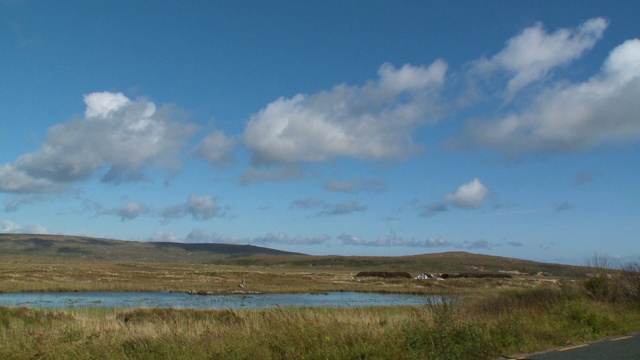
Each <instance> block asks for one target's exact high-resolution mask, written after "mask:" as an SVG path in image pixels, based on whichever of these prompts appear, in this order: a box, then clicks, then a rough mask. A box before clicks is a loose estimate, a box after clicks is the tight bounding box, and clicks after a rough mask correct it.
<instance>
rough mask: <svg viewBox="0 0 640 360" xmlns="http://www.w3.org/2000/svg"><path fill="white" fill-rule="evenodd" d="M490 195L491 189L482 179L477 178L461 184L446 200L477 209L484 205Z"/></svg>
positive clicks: (466, 207) (461, 206)
mask: <svg viewBox="0 0 640 360" xmlns="http://www.w3.org/2000/svg"><path fill="white" fill-rule="evenodd" d="M488 195H489V189H488V188H487V187H486V186H484V184H482V182H480V179H477V178H476V179H473V180H472V181H471V182H468V183H466V184H463V185H460V187H458V189H457V190H456V191H455V192H453V193H451V194H449V195H446V196H445V197H444V200H445V201H446V202H447V203H449V204H450V205H452V206H455V207H459V208H464V209H477V208H480V207H482V203H483V202H484V199H485V198H486V197H487V196H488Z"/></svg>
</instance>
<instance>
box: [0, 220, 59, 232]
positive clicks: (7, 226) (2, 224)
mask: <svg viewBox="0 0 640 360" xmlns="http://www.w3.org/2000/svg"><path fill="white" fill-rule="evenodd" d="M0 232H1V233H14V234H17V233H19V234H48V233H49V231H48V230H47V228H45V227H44V226H42V225H40V224H34V225H26V226H20V225H19V224H16V223H15V222H13V221H10V220H0Z"/></svg>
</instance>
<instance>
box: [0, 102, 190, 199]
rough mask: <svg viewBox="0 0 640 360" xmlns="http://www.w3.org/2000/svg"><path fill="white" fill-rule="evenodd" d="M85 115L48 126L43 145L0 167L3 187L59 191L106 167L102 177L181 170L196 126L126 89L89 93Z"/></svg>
mask: <svg viewBox="0 0 640 360" xmlns="http://www.w3.org/2000/svg"><path fill="white" fill-rule="evenodd" d="M84 100H85V103H86V105H87V109H86V111H85V118H84V119H78V118H74V119H71V120H68V121H66V122H63V123H60V124H57V125H55V126H53V127H51V128H49V129H48V131H47V135H46V137H45V140H44V143H43V144H42V147H41V148H40V149H39V150H38V151H36V152H32V153H28V154H24V155H22V156H20V157H19V158H18V159H17V160H16V161H15V162H13V163H9V164H3V165H1V166H0V191H8V192H23V193H28V192H56V191H60V190H62V189H64V188H65V187H66V186H67V185H69V184H70V183H72V182H74V181H78V180H83V179H86V178H88V177H90V176H91V175H93V174H94V173H96V172H98V171H99V170H102V169H107V172H106V174H104V176H103V178H102V179H103V181H109V182H119V181H127V180H136V179H139V178H141V177H142V176H143V175H142V171H143V170H144V169H145V168H147V167H150V166H159V167H165V168H169V169H171V170H177V169H178V167H179V164H180V161H179V158H178V155H179V151H180V149H181V148H183V147H184V145H185V143H186V140H187V139H188V138H189V137H190V136H191V135H192V134H193V133H194V131H195V127H194V126H191V125H185V124H181V123H178V122H176V121H173V120H172V114H171V112H170V111H169V109H168V108H162V109H160V110H157V109H156V106H155V104H153V103H152V102H150V101H147V100H145V99H138V100H135V101H131V100H129V99H128V98H127V97H125V96H124V95H122V94H121V93H107V92H103V93H93V94H89V95H86V96H85V98H84Z"/></svg>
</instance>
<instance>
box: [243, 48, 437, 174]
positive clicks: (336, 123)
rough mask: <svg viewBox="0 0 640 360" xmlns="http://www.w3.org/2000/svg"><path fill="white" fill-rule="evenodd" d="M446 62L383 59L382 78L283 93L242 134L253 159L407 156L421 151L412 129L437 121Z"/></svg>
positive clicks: (261, 162)
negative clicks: (415, 63) (410, 62)
mask: <svg viewBox="0 0 640 360" xmlns="http://www.w3.org/2000/svg"><path fill="white" fill-rule="evenodd" d="M446 68H447V66H446V64H445V63H444V62H443V61H440V60H438V61H435V62H434V63H433V64H431V65H430V66H428V67H422V66H412V65H404V66H403V67H401V68H400V69H397V68H395V67H394V66H393V65H391V64H383V65H382V66H381V67H380V69H379V70H378V80H377V81H369V82H367V83H366V84H365V85H363V86H347V85H344V84H342V85H337V86H335V87H334V88H332V89H331V90H330V91H323V92H320V93H317V94H313V95H310V96H308V95H302V94H298V95H296V96H294V97H292V98H290V99H287V98H280V99H277V100H276V101H274V102H272V103H270V104H269V105H267V106H266V107H265V108H264V109H262V110H260V111H259V112H258V113H256V114H254V115H253V116H252V117H251V118H250V120H249V123H248V124H247V127H246V129H245V132H244V134H243V140H244V143H245V144H246V145H247V147H248V148H249V150H250V151H251V153H252V158H253V163H254V164H256V165H265V164H292V163H303V162H311V163H315V162H323V161H327V160H330V159H332V158H336V157H343V156H348V157H354V158H358V159H368V160H378V159H396V158H403V157H406V156H407V155H409V154H412V153H414V152H416V151H417V150H418V148H417V147H416V146H415V145H414V144H413V141H412V132H413V130H414V129H415V127H416V126H418V125H419V124H424V123H429V122H431V121H434V118H435V116H436V113H437V112H438V111H439V109H437V107H436V106H434V101H435V98H436V97H437V92H438V89H439V88H440V86H441V85H442V84H443V82H444V76H445V72H446Z"/></svg>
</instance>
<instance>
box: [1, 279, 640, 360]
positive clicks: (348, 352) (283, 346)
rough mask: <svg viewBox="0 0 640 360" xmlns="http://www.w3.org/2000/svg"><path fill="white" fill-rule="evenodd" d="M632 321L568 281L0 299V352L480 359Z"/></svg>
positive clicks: (628, 312) (613, 329)
mask: <svg viewBox="0 0 640 360" xmlns="http://www.w3.org/2000/svg"><path fill="white" fill-rule="evenodd" d="M638 329H640V309H639V308H638V304H630V303H611V302H605V301H601V300H597V299H591V298H589V296H587V294H586V293H585V292H584V289H583V288H581V287H574V286H565V287H561V288H557V287H553V288H549V287H538V288H533V289H526V290H524V289H523V290H501V291H497V292H495V293H493V294H491V295H489V294H485V296H482V297H474V298H473V299H470V300H469V301H465V302H462V303H459V304H447V303H440V304H425V305H424V306H417V307H375V308H275V309H267V310H242V311H234V310H171V309H131V310H118V309H62V310H36V309H28V308H0V358H2V359H36V358H37V359H178V358H180V359H475V360H482V359H497V358H498V357H499V356H500V355H501V354H520V353H530V352H535V351H539V350H543V349H548V348H552V347H559V346H566V345H568V344H575V343H580V342H583V341H589V340H592V339H596V338H601V337H605V336H609V335H618V334H626V333H630V332H636V331H638Z"/></svg>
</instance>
